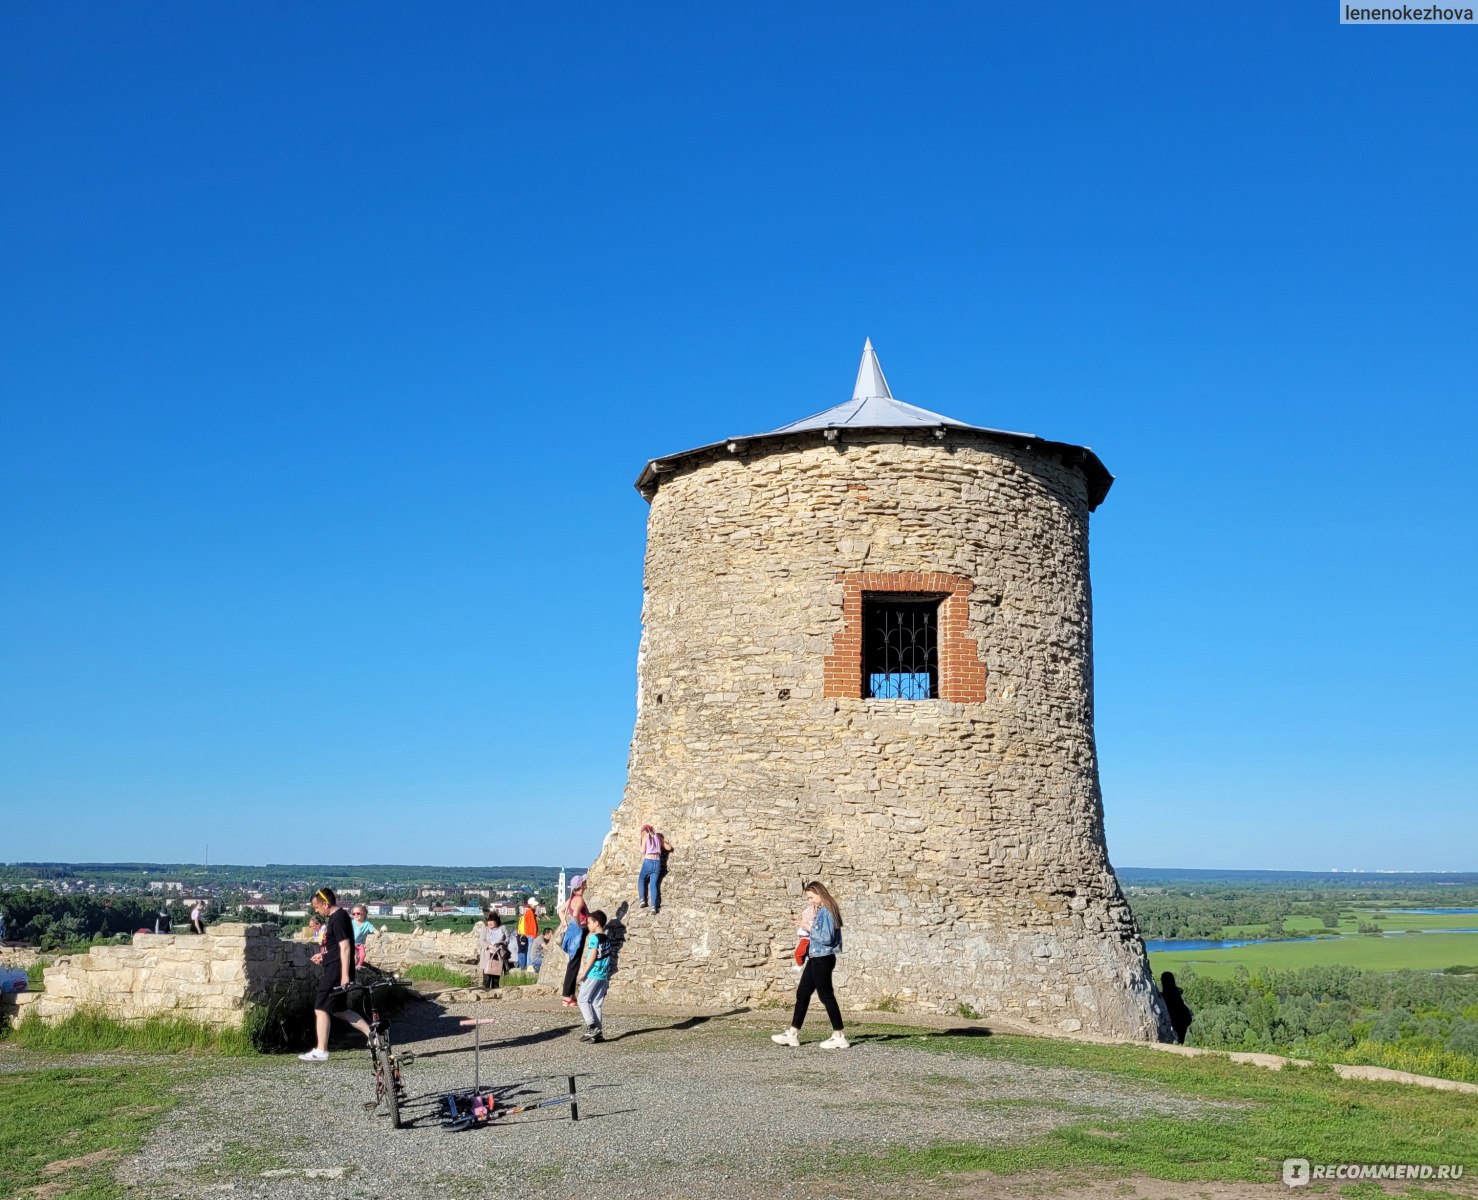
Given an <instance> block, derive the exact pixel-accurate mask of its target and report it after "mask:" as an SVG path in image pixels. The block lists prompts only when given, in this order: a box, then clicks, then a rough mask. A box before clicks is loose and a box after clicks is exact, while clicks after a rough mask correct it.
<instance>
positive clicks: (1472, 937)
mask: <svg viewBox="0 0 1478 1200" xmlns="http://www.w3.org/2000/svg"><path fill="white" fill-rule="evenodd" d="M1422 919H1423V918H1420V917H1405V916H1403V917H1401V918H1400V920H1401V921H1402V922H1403V923H1402V924H1400V925H1394V924H1392V923H1391V919H1390V918H1388V919H1387V921H1386V922H1385V923H1386V924H1387V925H1389V926H1390V927H1391V928H1392V929H1394V930H1400V929H1405V928H1412V929H1416V928H1419V926H1417V925H1415V924H1410V925H1407V924H1406V923H1405V922H1408V921H1412V922H1414V921H1419V920H1422ZM1427 919H1428V920H1439V921H1440V920H1447V919H1448V918H1441V917H1438V918H1427ZM1464 919H1465V920H1467V921H1469V922H1472V921H1473V916H1472V915H1471V914H1470V915H1469V916H1467V917H1466V918H1464ZM1448 927H1449V928H1450V927H1451V926H1448ZM1427 928H1442V926H1428V927H1427ZM1460 965H1462V966H1472V965H1478V933H1422V934H1410V935H1405V936H1402V935H1399V934H1393V935H1390V936H1384V937H1362V936H1359V935H1352V936H1347V937H1337V938H1320V939H1319V940H1318V941H1313V942H1291V941H1290V942H1264V943H1263V944H1261V945H1258V946H1237V947H1235V948H1233V949H1230V950H1181V951H1160V952H1156V953H1153V954H1151V955H1150V967H1151V968H1152V969H1153V971H1154V972H1155V974H1156V976H1158V975H1159V973H1160V972H1161V971H1174V972H1175V973H1176V974H1177V975H1179V974H1180V973H1182V972H1184V971H1186V970H1193V971H1195V972H1196V973H1197V974H1199V975H1207V976H1210V977H1212V978H1227V977H1230V976H1232V975H1234V974H1236V971H1237V968H1238V967H1239V966H1240V967H1245V968H1246V969H1247V970H1248V971H1249V972H1253V973H1256V972H1257V971H1260V970H1268V969H1272V970H1279V971H1292V970H1297V969H1299V968H1300V967H1328V966H1344V967H1357V968H1359V969H1360V970H1363V971H1441V970H1443V969H1445V968H1447V967H1453V966H1460Z"/></svg>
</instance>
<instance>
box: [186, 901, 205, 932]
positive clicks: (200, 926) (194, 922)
mask: <svg viewBox="0 0 1478 1200" xmlns="http://www.w3.org/2000/svg"><path fill="white" fill-rule="evenodd" d="M190 932H191V933H204V932H205V913H204V911H203V910H202V909H201V906H200V901H199V900H197V901H195V907H194V908H192V909H191V910H190Z"/></svg>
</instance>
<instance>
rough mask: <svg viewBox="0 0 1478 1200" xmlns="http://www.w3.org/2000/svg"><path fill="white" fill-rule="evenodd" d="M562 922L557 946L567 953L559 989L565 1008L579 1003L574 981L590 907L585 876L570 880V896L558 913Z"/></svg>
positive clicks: (582, 947)
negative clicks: (586, 901) (561, 983)
mask: <svg viewBox="0 0 1478 1200" xmlns="http://www.w3.org/2000/svg"><path fill="white" fill-rule="evenodd" d="M560 916H562V917H563V918H564V924H562V925H561V926H560V927H559V948H560V949H561V950H563V951H564V952H565V953H566V954H567V955H569V958H570V961H569V962H568V963H566V964H565V977H564V983H563V986H562V987H561V988H560V989H559V990H560V995H561V997H562V998H563V1000H564V1005H565V1007H566V1008H574V1007H576V1005H578V1004H579V1001H578V1000H576V999H575V983H576V979H577V976H579V974H580V957H581V951H582V950H583V949H584V948H585V927H586V926H587V925H588V924H589V922H590V908H589V906H588V905H587V904H586V903H585V876H583V875H576V876H575V878H574V879H572V880H570V898H569V899H568V900H566V901H565V906H564V911H563V912H561V913H560Z"/></svg>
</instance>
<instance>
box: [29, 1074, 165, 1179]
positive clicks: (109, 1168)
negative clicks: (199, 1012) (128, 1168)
mask: <svg viewBox="0 0 1478 1200" xmlns="http://www.w3.org/2000/svg"><path fill="white" fill-rule="evenodd" d="M178 1078H179V1068H178V1066H171V1067H158V1066H140V1065H136V1064H131V1065H129V1066H126V1067H88V1068H79V1069H74V1068H68V1069H62V1070H57V1069H51V1070H38V1071H20V1072H17V1073H15V1074H7V1075H6V1076H5V1083H4V1086H3V1087H0V1196H14V1195H16V1194H18V1193H20V1192H22V1191H24V1190H28V1189H31V1188H37V1187H40V1186H41V1185H46V1184H51V1185H56V1190H55V1191H51V1192H50V1193H49V1194H51V1195H53V1196H56V1197H61V1196H65V1197H67V1198H68V1200H117V1198H121V1197H122V1196H123V1195H124V1194H125V1193H124V1190H123V1188H122V1187H121V1186H120V1185H119V1184H118V1183H117V1181H116V1179H115V1177H114V1167H113V1164H114V1163H115V1162H116V1161H117V1160H119V1159H121V1158H124V1157H126V1156H128V1155H130V1154H136V1153H138V1151H139V1150H141V1149H142V1148H143V1145H144V1139H145V1138H146V1137H147V1136H148V1134H149V1131H150V1130H151V1129H152V1128H153V1127H154V1125H155V1123H156V1122H157V1121H158V1120H159V1118H160V1117H161V1116H162V1115H163V1114H164V1113H165V1112H167V1111H168V1110H169V1109H170V1108H172V1107H173V1106H174V1104H175V1103H176V1099H177V1095H176V1092H175V1091H174V1090H173V1088H172V1083H174V1082H177V1081H178ZM88 1156H92V1157H88Z"/></svg>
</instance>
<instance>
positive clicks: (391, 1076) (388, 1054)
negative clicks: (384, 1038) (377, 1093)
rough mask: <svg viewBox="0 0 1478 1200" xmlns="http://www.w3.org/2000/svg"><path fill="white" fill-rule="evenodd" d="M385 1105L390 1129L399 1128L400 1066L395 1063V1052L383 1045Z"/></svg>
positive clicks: (386, 1044) (387, 1044) (387, 1045)
mask: <svg viewBox="0 0 1478 1200" xmlns="http://www.w3.org/2000/svg"><path fill="white" fill-rule="evenodd" d="M385 1063H386V1069H385V1104H386V1107H388V1108H389V1109H390V1128H391V1129H399V1128H400V1097H401V1082H400V1064H399V1063H397V1062H396V1061H395V1052H394V1051H393V1050H391V1049H390V1044H389V1043H388V1042H386V1043H385Z"/></svg>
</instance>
